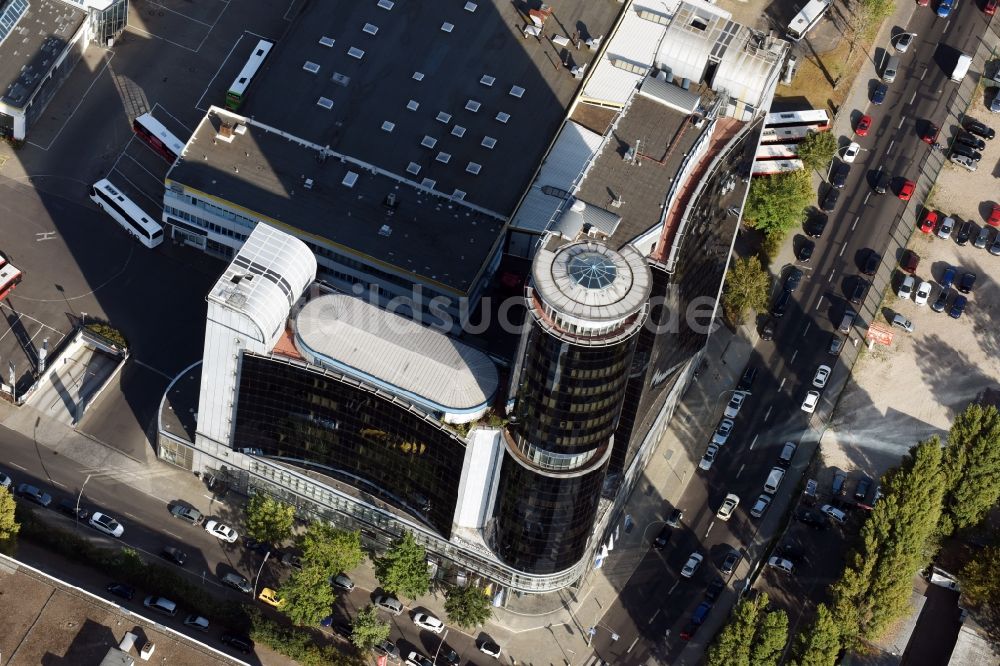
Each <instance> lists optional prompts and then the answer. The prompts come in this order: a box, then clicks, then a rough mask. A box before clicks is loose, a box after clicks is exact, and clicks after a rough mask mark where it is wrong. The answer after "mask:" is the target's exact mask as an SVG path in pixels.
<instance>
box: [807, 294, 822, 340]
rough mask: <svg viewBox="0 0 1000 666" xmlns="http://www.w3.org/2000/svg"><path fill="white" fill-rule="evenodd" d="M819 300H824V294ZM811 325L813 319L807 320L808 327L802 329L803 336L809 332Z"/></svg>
mask: <svg viewBox="0 0 1000 666" xmlns="http://www.w3.org/2000/svg"><path fill="white" fill-rule="evenodd" d="M819 300H821V301H822V300H823V297H822V296H820V297H819ZM816 307H817V308H818V307H819V305H817V306H816ZM810 326H812V322H811V321H807V322H806V328H805V330H804V331H802V337H805V336H806V333H808V332H809V327H810Z"/></svg>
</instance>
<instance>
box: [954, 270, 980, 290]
mask: <svg viewBox="0 0 1000 666" xmlns="http://www.w3.org/2000/svg"><path fill="white" fill-rule="evenodd" d="M975 284H976V274H975V273H966V274H964V275H963V276H962V279H961V280H959V281H958V290H959V291H960V292H962V293H963V294H968V293H969V292H970V291H972V287H973V285H975Z"/></svg>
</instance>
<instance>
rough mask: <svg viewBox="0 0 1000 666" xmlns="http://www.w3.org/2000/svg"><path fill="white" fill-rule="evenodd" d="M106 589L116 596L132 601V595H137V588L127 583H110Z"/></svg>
mask: <svg viewBox="0 0 1000 666" xmlns="http://www.w3.org/2000/svg"><path fill="white" fill-rule="evenodd" d="M104 589H106V590H107V591H108V592H110V593H111V594H113V595H115V596H116V597H121V598H122V599H127V600H128V601H132V597H134V596H135V588H134V587H132V586H131V585H126V584H125V583H108V586H107V587H106V588H104Z"/></svg>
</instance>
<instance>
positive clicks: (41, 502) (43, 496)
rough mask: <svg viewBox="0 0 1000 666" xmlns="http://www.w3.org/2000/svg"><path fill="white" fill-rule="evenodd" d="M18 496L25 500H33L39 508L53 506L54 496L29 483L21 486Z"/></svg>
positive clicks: (18, 488) (17, 492) (19, 486)
mask: <svg viewBox="0 0 1000 666" xmlns="http://www.w3.org/2000/svg"><path fill="white" fill-rule="evenodd" d="M16 494H17V495H18V496H20V497H23V498H24V499H27V500H31V501H32V502H34V503H35V504H37V505H38V506H42V507H47V506H48V505H49V504H52V495H49V494H48V493H47V492H44V491H42V490H41V489H39V488H36V487H35V486H32V485H30V484H28V483H21V484H19V485H18V486H17V491H16Z"/></svg>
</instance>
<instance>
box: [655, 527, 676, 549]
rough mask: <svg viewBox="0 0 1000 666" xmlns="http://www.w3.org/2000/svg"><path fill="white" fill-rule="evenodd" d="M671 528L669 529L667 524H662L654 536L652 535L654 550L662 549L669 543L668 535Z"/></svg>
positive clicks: (670, 533) (671, 531)
mask: <svg viewBox="0 0 1000 666" xmlns="http://www.w3.org/2000/svg"><path fill="white" fill-rule="evenodd" d="M673 533H674V532H673V530H672V529H670V526H669V525H664V526H663V527H661V528H660V531H659V532H658V533H657V535H656V536H655V537H653V548H655V549H656V550H663V549H664V548H666V547H667V544H668V543H670V536H671V535H672V534H673Z"/></svg>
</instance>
